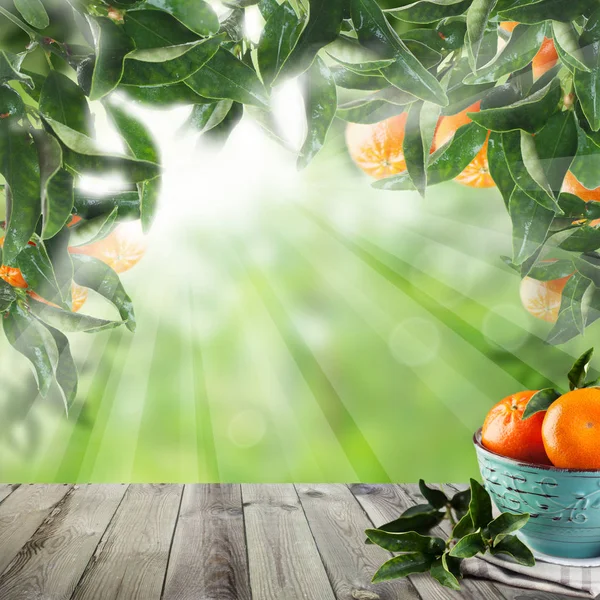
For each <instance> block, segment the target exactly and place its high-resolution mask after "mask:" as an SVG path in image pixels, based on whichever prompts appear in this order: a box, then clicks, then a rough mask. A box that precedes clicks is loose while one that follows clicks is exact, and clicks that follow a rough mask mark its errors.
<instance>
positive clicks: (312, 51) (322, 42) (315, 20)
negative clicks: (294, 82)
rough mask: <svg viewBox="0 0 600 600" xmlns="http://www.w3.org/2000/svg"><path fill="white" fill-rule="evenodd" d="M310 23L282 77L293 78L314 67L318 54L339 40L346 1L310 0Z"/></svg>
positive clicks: (283, 69) (284, 68)
mask: <svg viewBox="0 0 600 600" xmlns="http://www.w3.org/2000/svg"><path fill="white" fill-rule="evenodd" d="M308 4H309V16H308V23H307V24H306V27H305V28H304V30H303V31H302V34H301V35H300V38H299V39H298V42H297V43H296V44H295V46H294V49H293V51H292V53H291V54H290V56H289V59H288V60H287V61H286V63H285V65H284V66H283V68H282V70H281V71H280V73H281V76H285V77H293V76H296V75H300V74H301V73H304V71H306V70H308V69H309V67H310V66H311V65H312V63H313V61H314V59H315V57H316V56H317V53H318V52H319V50H321V48H323V47H325V46H327V45H328V44H330V43H331V42H333V41H334V40H336V39H337V37H338V34H339V32H340V28H341V25H342V20H343V18H344V4H345V1H344V0H308Z"/></svg>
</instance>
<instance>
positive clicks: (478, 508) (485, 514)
mask: <svg viewBox="0 0 600 600" xmlns="http://www.w3.org/2000/svg"><path fill="white" fill-rule="evenodd" d="M469 513H470V514H471V518H472V519H473V525H474V527H475V528H476V529H477V528H479V527H485V526H486V525H487V524H488V523H489V522H490V521H491V520H492V501H491V499H490V495H489V494H488V493H487V491H486V489H485V488H484V487H483V486H482V485H481V484H480V483H479V482H478V481H476V480H475V479H471V502H470V503H469Z"/></svg>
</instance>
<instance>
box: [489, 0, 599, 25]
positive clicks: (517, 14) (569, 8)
mask: <svg viewBox="0 0 600 600" xmlns="http://www.w3.org/2000/svg"><path fill="white" fill-rule="evenodd" d="M595 6H596V3H595V2H594V0H571V1H570V2H566V3H565V1H564V0H539V1H538V2H528V3H525V4H524V3H522V2H519V3H517V4H516V6H514V8H508V9H505V10H502V11H501V12H500V15H499V16H500V19H501V20H503V21H518V22H519V23H542V22H543V21H548V20H553V21H573V20H575V19H577V18H579V17H580V16H581V15H582V13H584V12H589V10H590V9H591V8H593V7H595Z"/></svg>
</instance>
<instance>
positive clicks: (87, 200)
mask: <svg viewBox="0 0 600 600" xmlns="http://www.w3.org/2000/svg"><path fill="white" fill-rule="evenodd" d="M74 207H75V214H77V215H78V216H80V217H81V218H82V219H93V218H95V217H99V216H105V217H106V215H109V214H110V213H111V212H112V211H113V210H114V209H117V215H118V217H119V219H120V220H123V219H139V218H140V196H139V193H138V192H114V193H112V194H107V195H104V196H99V195H95V194H89V193H85V192H82V191H81V190H79V189H77V190H75V206H74Z"/></svg>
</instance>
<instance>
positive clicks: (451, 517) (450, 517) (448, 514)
mask: <svg viewBox="0 0 600 600" xmlns="http://www.w3.org/2000/svg"><path fill="white" fill-rule="evenodd" d="M444 518H446V519H448V521H450V525H452V529H454V528H455V527H456V519H455V518H454V515H453V514H452V507H451V506H450V505H449V504H448V506H447V508H446V516H445V517H444Z"/></svg>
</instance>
